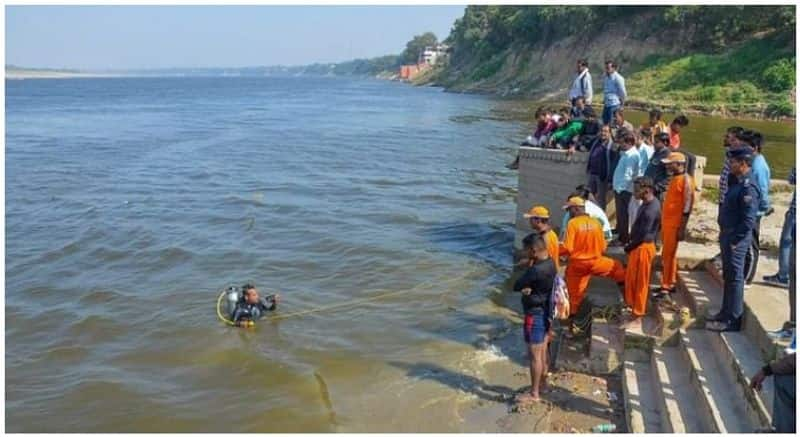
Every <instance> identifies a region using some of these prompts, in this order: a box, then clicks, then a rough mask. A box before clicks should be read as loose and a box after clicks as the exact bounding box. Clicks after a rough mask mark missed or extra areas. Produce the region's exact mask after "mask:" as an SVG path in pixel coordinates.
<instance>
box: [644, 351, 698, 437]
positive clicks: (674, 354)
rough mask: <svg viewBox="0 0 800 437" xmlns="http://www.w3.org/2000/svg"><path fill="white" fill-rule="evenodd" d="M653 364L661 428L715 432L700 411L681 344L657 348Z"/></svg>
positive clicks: (652, 358) (651, 358)
mask: <svg viewBox="0 0 800 437" xmlns="http://www.w3.org/2000/svg"><path fill="white" fill-rule="evenodd" d="M650 365H651V372H652V375H651V376H652V377H653V379H652V381H653V387H654V390H653V393H654V394H655V398H656V404H655V405H657V407H658V410H659V411H660V417H659V421H660V423H661V432H664V433H689V432H691V433H696V432H712V431H713V429H712V428H711V427H710V425H709V424H708V423H707V421H704V420H702V417H703V416H702V415H701V414H700V413H699V412H700V411H701V410H700V409H699V408H698V404H697V398H696V396H695V394H694V390H693V387H692V383H691V380H690V379H689V368H688V366H687V362H686V361H685V360H684V358H683V356H681V352H680V351H679V350H678V348H677V347H660V346H658V347H655V348H653V354H652V355H651V356H650ZM631 431H633V430H631Z"/></svg>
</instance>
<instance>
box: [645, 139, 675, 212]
mask: <svg viewBox="0 0 800 437" xmlns="http://www.w3.org/2000/svg"><path fill="white" fill-rule="evenodd" d="M669 153H670V151H669V134H668V133H666V132H662V133H660V134H656V140H655V142H653V156H651V157H650V162H649V163H648V164H647V168H646V169H645V171H644V175H645V176H647V177H649V178H650V179H652V180H653V185H654V186H655V189H656V197H658V200H659V201H661V202H663V201H664V193H666V192H667V186H668V185H669V173H667V165H666V164H664V160H665V159H667V156H669Z"/></svg>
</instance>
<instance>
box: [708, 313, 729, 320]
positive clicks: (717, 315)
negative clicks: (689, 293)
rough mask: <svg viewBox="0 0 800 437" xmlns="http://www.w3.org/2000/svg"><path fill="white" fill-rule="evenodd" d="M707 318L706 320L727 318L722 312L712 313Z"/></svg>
mask: <svg viewBox="0 0 800 437" xmlns="http://www.w3.org/2000/svg"><path fill="white" fill-rule="evenodd" d="M705 320H706V322H721V321H723V320H725V316H723V315H722V313H716V314H710V315H709V316H708V317H706V318H705Z"/></svg>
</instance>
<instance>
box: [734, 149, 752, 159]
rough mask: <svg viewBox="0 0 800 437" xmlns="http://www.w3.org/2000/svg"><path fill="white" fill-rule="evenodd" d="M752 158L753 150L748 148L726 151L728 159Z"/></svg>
mask: <svg viewBox="0 0 800 437" xmlns="http://www.w3.org/2000/svg"><path fill="white" fill-rule="evenodd" d="M752 157H753V149H751V148H749V147H743V148H741V149H734V150H728V158H752Z"/></svg>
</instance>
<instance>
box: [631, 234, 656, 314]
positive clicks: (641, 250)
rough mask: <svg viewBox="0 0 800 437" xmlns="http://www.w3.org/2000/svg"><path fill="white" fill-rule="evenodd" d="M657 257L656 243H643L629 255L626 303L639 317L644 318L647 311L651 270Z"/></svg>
mask: <svg viewBox="0 0 800 437" xmlns="http://www.w3.org/2000/svg"><path fill="white" fill-rule="evenodd" d="M655 257H656V245H655V243H642V244H640V245H639V247H637V248H636V249H633V250H632V251H630V253H629V254H628V266H627V268H626V269H625V272H626V273H625V303H627V304H628V305H629V306H630V307H631V309H632V312H633V315H634V316H637V317H641V316H643V315H644V314H645V311H646V310H647V292H648V290H649V288H650V269H651V268H652V266H653V258H655Z"/></svg>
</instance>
